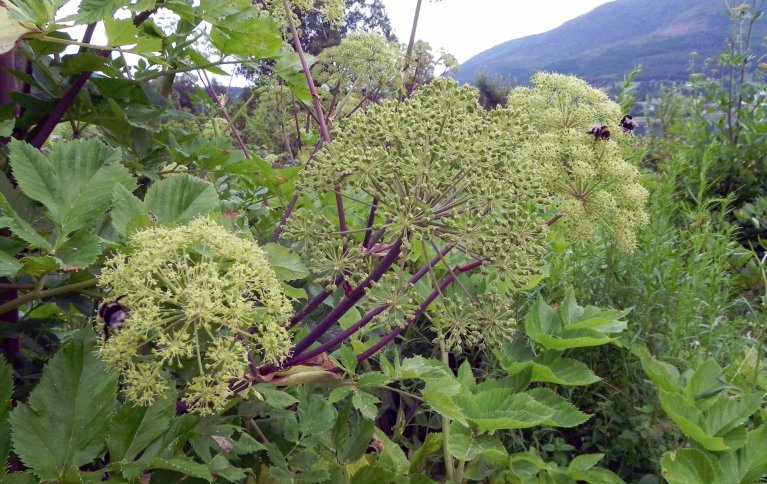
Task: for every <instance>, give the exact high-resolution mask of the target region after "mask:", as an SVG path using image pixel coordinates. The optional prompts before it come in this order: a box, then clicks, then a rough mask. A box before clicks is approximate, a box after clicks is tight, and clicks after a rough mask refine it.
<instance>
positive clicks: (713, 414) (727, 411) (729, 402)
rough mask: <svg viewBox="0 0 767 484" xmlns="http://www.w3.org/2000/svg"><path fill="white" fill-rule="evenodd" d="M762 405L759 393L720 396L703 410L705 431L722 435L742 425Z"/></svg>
mask: <svg viewBox="0 0 767 484" xmlns="http://www.w3.org/2000/svg"><path fill="white" fill-rule="evenodd" d="M761 406H762V397H761V395H756V394H751V395H741V396H740V397H739V398H728V397H725V396H720V397H719V398H717V400H716V402H715V403H714V404H713V405H711V406H710V407H708V408H707V409H706V410H705V412H704V415H705V427H706V433H707V434H709V435H715V436H724V435H727V434H728V433H729V432H731V431H733V430H734V429H735V428H736V427H737V426H739V425H742V424H743V423H744V422H745V421H746V420H748V418H749V417H750V416H751V415H752V414H754V413H756V411H757V410H759V409H760V408H761Z"/></svg>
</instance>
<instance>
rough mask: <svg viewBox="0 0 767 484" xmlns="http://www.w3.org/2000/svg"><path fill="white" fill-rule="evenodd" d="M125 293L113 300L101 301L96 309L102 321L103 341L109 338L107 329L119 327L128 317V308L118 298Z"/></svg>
mask: <svg viewBox="0 0 767 484" xmlns="http://www.w3.org/2000/svg"><path fill="white" fill-rule="evenodd" d="M124 297H125V295H122V296H120V297H118V298H117V299H115V300H113V301H106V302H103V303H101V305H100V306H99V309H98V315H99V317H100V318H101V319H102V321H104V341H106V340H108V339H109V330H110V329H115V328H119V327H120V326H122V324H123V323H124V322H125V320H126V319H128V314H130V310H129V309H128V308H127V307H125V306H123V305H122V304H120V299H122V298H124Z"/></svg>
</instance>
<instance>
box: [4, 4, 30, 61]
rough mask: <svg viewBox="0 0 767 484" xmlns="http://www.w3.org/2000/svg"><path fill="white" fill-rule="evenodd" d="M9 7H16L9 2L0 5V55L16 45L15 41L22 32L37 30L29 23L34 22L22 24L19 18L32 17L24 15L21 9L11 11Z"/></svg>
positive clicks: (27, 18)
mask: <svg viewBox="0 0 767 484" xmlns="http://www.w3.org/2000/svg"><path fill="white" fill-rule="evenodd" d="M11 8H14V10H15V8H16V7H15V6H13V5H10V4H8V5H2V6H0V55H3V54H5V53H6V52H10V51H12V50H13V49H14V48H15V47H16V42H18V41H19V39H20V38H21V37H22V36H23V35H24V34H27V33H29V32H30V31H34V30H37V29H35V28H34V27H33V26H32V25H30V23H34V22H29V23H27V22H25V23H24V24H23V25H22V23H21V22H19V20H28V21H31V20H33V19H30V18H29V17H28V16H26V15H24V13H23V12H21V11H14V12H11V10H10V9H11ZM20 17H21V18H20ZM24 17H26V18H24Z"/></svg>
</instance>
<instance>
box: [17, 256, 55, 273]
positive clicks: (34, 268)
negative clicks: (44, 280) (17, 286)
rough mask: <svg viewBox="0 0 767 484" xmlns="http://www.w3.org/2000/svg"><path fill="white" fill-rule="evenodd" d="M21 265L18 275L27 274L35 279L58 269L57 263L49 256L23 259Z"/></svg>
mask: <svg viewBox="0 0 767 484" xmlns="http://www.w3.org/2000/svg"><path fill="white" fill-rule="evenodd" d="M21 264H22V266H21V270H20V271H19V274H29V275H31V276H35V277H40V276H42V275H43V274H46V273H48V272H53V271H55V270H56V269H58V268H59V261H58V260H57V259H56V258H55V257H53V256H50V255H46V256H45V257H23V258H22V259H21Z"/></svg>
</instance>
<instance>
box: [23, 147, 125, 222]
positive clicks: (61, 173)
mask: <svg viewBox="0 0 767 484" xmlns="http://www.w3.org/2000/svg"><path fill="white" fill-rule="evenodd" d="M9 151H10V160H11V169H12V170H13V174H14V176H15V177H16V181H17V182H18V183H19V186H20V187H21V189H22V190H23V191H24V193H25V194H26V195H27V196H28V197H30V198H32V199H33V200H37V201H38V202H40V203H42V204H43V205H44V206H45V208H46V212H47V214H48V216H49V218H50V219H51V221H53V222H54V224H56V225H57V228H58V232H59V236H60V237H62V236H66V235H68V234H70V233H72V232H74V231H75V230H78V229H81V228H83V227H85V226H87V225H89V224H91V223H93V222H94V221H95V220H96V219H98V218H99V217H100V216H101V215H103V214H104V213H106V212H107V210H109V208H110V207H111V202H112V189H113V187H114V185H115V184H121V185H124V186H125V187H126V188H128V189H130V190H132V189H133V188H134V187H135V186H136V181H135V179H134V178H133V176H132V175H131V174H130V172H129V171H128V169H127V168H125V167H124V166H122V164H120V160H121V158H122V154H121V152H120V150H118V149H115V148H110V147H108V146H106V145H105V144H103V143H101V142H99V141H97V140H95V139H90V140H84V141H83V140H77V141H68V142H59V143H56V144H55V145H54V147H53V149H52V150H51V153H50V156H49V157H45V156H44V155H43V154H42V153H40V152H39V151H38V150H36V149H34V148H33V147H31V146H30V145H28V144H26V143H24V142H21V141H12V142H11V144H10V149H9Z"/></svg>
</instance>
